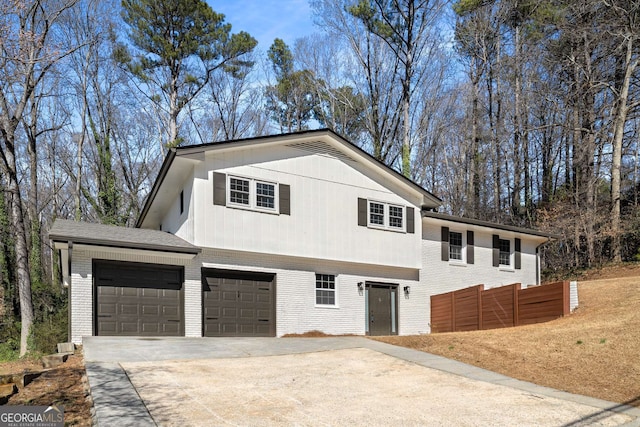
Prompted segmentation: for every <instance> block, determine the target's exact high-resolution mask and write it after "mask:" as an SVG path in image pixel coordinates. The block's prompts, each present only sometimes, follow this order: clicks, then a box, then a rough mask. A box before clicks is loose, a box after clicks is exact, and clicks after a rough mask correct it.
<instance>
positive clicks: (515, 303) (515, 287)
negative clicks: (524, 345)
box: [511, 283, 522, 326]
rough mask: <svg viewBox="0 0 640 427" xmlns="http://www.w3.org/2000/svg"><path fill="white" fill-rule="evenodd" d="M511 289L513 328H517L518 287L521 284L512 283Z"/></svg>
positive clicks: (518, 312)
mask: <svg viewBox="0 0 640 427" xmlns="http://www.w3.org/2000/svg"><path fill="white" fill-rule="evenodd" d="M511 286H512V287H513V326H518V325H519V324H520V310H519V306H520V295H519V293H520V287H521V286H522V284H521V283H514V284H513V285H511Z"/></svg>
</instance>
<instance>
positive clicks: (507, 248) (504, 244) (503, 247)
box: [499, 239, 511, 266]
mask: <svg viewBox="0 0 640 427" xmlns="http://www.w3.org/2000/svg"><path fill="white" fill-rule="evenodd" d="M499 249H500V255H499V259H500V265H507V266H510V265H511V241H510V240H507V239H500V241H499Z"/></svg>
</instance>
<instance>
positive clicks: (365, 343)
mask: <svg viewBox="0 0 640 427" xmlns="http://www.w3.org/2000/svg"><path fill="white" fill-rule="evenodd" d="M84 340H85V341H84V355H85V364H86V366H87V375H88V377H89V383H90V386H91V394H92V397H93V400H94V408H95V419H96V420H97V422H98V425H101V426H102V425H104V426H111V425H117V426H125V425H131V426H142V425H161V426H213V425H221V426H227V425H233V426H238V425H240V426H245V425H247V426H249V425H250V426H275V425H296V426H306V425H309V426H317V425H327V426H337V425H394V426H396V425H407V426H413V425H429V426H439V425H443V426H444V425H446V426H449V425H457V426H486V425H496V426H500V425H504V426H513V425H531V426H561V425H562V426H578V425H602V426H618V425H632V426H640V410H639V409H637V408H630V407H626V406H621V405H617V404H615V403H611V402H606V401H602V400H598V399H593V398H588V397H585V396H578V395H573V394H569V393H564V392H561V391H558V390H554V389H549V388H545V387H540V386H536V385H534V384H531V383H526V382H523V381H518V380H515V379H512V378H509V377H505V376H503V375H499V374H495V373H493V372H490V371H486V370H483V369H480V368H476V367H473V366H470V365H466V364H463V363H460V362H456V361H453V360H450V359H445V358H442V357H439V356H435V355H431V354H428V353H423V352H419V351H414V350H409V349H405V348H402V347H396V346H392V345H388V344H384V343H379V342H376V341H372V340H368V339H366V338H363V337H332V338H282V339H276V338H162V339H156V338H107V337H89V338H85V339H84Z"/></svg>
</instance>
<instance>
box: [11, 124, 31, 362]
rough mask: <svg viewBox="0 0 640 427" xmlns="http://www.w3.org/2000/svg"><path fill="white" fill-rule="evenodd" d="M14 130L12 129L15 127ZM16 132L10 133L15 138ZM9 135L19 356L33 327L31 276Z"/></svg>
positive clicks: (13, 155) (25, 347) (14, 160)
mask: <svg viewBox="0 0 640 427" xmlns="http://www.w3.org/2000/svg"><path fill="white" fill-rule="evenodd" d="M14 129H15V128H14ZM14 134H15V132H13V133H12V135H14ZM12 135H5V139H6V146H7V150H5V152H4V155H5V159H4V160H5V164H4V166H5V167H6V170H5V173H6V175H7V178H8V183H7V190H8V192H9V194H11V228H12V229H13V235H14V238H15V242H14V243H15V256H16V276H17V279H18V293H19V295H20V322H21V329H20V357H22V356H24V355H25V354H26V353H27V344H28V343H27V340H28V338H29V333H30V331H31V325H32V324H33V303H32V302H31V276H30V274H29V252H28V250H27V239H26V237H27V234H26V229H25V222H24V210H23V208H22V199H21V198H20V184H19V182H18V176H17V167H16V157H15V146H14V140H13V139H12V138H11V136H12Z"/></svg>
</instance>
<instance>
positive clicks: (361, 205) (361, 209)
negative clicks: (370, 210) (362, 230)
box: [358, 197, 367, 227]
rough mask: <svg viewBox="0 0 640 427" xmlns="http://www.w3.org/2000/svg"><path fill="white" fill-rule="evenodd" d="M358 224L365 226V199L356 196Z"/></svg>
mask: <svg viewBox="0 0 640 427" xmlns="http://www.w3.org/2000/svg"><path fill="white" fill-rule="evenodd" d="M358 225H359V226H361V227H366V226H367V199H361V198H359V197H358Z"/></svg>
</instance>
